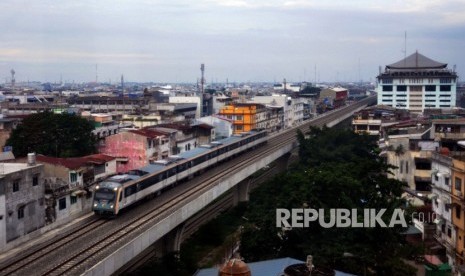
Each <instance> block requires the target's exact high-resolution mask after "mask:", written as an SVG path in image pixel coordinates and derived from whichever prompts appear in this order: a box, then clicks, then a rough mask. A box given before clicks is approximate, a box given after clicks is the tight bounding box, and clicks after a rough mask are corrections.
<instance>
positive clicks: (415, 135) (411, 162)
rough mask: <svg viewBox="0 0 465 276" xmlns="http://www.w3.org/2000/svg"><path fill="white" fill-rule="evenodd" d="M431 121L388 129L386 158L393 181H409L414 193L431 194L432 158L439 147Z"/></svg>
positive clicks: (400, 124)
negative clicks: (392, 167) (434, 137)
mask: <svg viewBox="0 0 465 276" xmlns="http://www.w3.org/2000/svg"><path fill="white" fill-rule="evenodd" d="M430 129H431V126H430V123H429V122H428V121H416V120H412V121H408V122H402V123H398V124H396V125H393V126H390V127H386V131H385V137H384V139H385V144H386V149H387V151H386V158H387V163H388V164H389V165H393V166H395V167H396V169H393V170H392V173H393V174H392V175H390V177H392V178H395V179H398V180H401V181H405V182H406V183H407V184H408V186H409V188H410V189H411V190H413V191H420V192H423V193H425V192H429V191H431V154H432V152H433V151H435V150H436V149H437V148H438V147H439V144H438V142H435V141H433V140H431V139H430Z"/></svg>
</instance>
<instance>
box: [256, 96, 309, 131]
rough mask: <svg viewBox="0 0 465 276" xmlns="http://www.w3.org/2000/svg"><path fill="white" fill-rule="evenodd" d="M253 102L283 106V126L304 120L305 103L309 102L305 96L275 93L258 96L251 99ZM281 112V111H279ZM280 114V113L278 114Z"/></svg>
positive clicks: (293, 124) (274, 106)
mask: <svg viewBox="0 0 465 276" xmlns="http://www.w3.org/2000/svg"><path fill="white" fill-rule="evenodd" d="M249 102H251V103H260V104H264V105H266V106H269V107H272V108H277V107H280V108H282V112H283V113H284V114H283V116H282V118H283V120H284V121H283V127H284V128H289V127H293V126H296V125H297V124H299V123H301V122H303V120H304V103H306V102H307V100H306V99H304V98H292V97H290V96H288V95H273V96H256V97H253V98H252V99H250V101H249ZM278 112H281V111H278ZM278 116H280V115H278Z"/></svg>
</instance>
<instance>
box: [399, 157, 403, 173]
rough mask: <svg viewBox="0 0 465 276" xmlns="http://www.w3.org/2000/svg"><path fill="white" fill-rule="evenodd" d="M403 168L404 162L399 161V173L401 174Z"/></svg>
mask: <svg viewBox="0 0 465 276" xmlns="http://www.w3.org/2000/svg"><path fill="white" fill-rule="evenodd" d="M403 168H404V160H400V166H399V173H403V172H402V169H403Z"/></svg>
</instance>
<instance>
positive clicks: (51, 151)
mask: <svg viewBox="0 0 465 276" xmlns="http://www.w3.org/2000/svg"><path fill="white" fill-rule="evenodd" d="M93 129H94V127H93V125H92V123H91V122H89V121H88V120H86V119H84V118H81V117H79V116H76V115H74V114H67V113H64V114H55V113H52V112H49V111H46V112H41V113H36V114H31V115H29V116H27V117H26V118H24V120H23V121H22V123H21V124H20V125H18V127H17V128H16V129H14V130H13V131H12V133H11V135H10V138H9V139H8V140H7V141H6V145H8V146H12V147H13V153H14V154H15V156H18V157H20V156H26V155H27V154H28V153H29V152H35V153H39V154H43V155H47V156H54V157H76V156H84V155H88V154H92V153H95V142H96V140H95V137H94V135H93V133H92V130H93Z"/></svg>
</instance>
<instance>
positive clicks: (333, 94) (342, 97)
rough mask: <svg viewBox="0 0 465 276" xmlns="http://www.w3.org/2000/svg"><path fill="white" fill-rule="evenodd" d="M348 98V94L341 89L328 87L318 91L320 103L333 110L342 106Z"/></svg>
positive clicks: (344, 89)
mask: <svg viewBox="0 0 465 276" xmlns="http://www.w3.org/2000/svg"><path fill="white" fill-rule="evenodd" d="M348 97H349V92H348V91H347V89H346V88H342V87H329V88H325V89H322V90H321V91H320V101H322V102H323V103H324V104H326V105H327V106H332V107H334V108H338V107H341V106H344V105H345V104H346V101H347V98H348Z"/></svg>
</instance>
